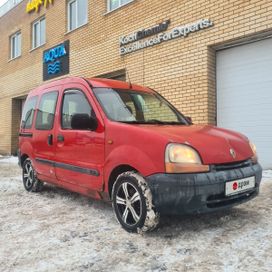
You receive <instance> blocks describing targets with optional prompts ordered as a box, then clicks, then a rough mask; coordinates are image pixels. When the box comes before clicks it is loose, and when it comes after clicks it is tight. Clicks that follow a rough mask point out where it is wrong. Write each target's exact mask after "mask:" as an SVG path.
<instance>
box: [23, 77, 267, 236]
mask: <svg viewBox="0 0 272 272" xmlns="http://www.w3.org/2000/svg"><path fill="white" fill-rule="evenodd" d="M19 135H20V137H19V145H20V149H19V163H20V165H21V166H22V169H23V184H24V187H25V189H26V190H27V191H31V192H36V191H40V190H41V189H42V187H43V183H44V182H46V183H52V184H55V185H56V186H60V187H63V188H66V189H68V190H71V191H75V192H79V193H81V194H84V195H86V196H90V197H93V198H96V199H103V200H106V201H112V206H113V209H114V212H115V214H116V217H117V219H118V221H119V222H120V224H121V225H122V227H123V228H124V229H125V230H127V231H130V232H135V231H147V230H152V229H154V228H155V227H156V226H157V224H158V222H159V215H160V214H170V213H171V214H188V213H190V214H191V213H202V212H209V211H216V210H220V209H225V208H229V207H232V206H234V205H237V204H240V203H243V202H245V201H248V200H250V199H252V198H254V197H255V196H256V195H257V194H258V192H259V186H260V181H261V177H262V168H261V166H260V165H259V164H258V161H257V155H256V149H255V146H254V145H253V144H252V143H250V142H249V140H248V138H247V137H245V136H243V135H241V134H239V133H237V132H233V131H229V130H226V129H221V128H217V127H214V126H209V125H193V124H192V123H191V121H190V118H188V117H185V116H184V115H182V114H181V113H180V112H179V111H178V110H176V109H175V108H174V107H173V106H172V105H171V104H170V103H169V102H168V101H166V100H165V99H164V98H163V97H162V96H161V95H159V94H158V93H157V92H155V91H153V90H151V89H149V88H146V87H141V86H137V85H132V84H130V83H126V82H121V81H115V80H107V79H96V78H94V79H84V78H76V77H71V78H65V79H61V80H58V81H54V82H51V83H48V84H45V85H43V86H40V87H38V88H37V89H35V90H33V91H31V92H30V94H29V95H28V97H27V101H26V103H25V106H24V110H23V115H22V121H21V128H20V134H19Z"/></svg>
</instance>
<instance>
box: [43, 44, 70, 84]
mask: <svg viewBox="0 0 272 272" xmlns="http://www.w3.org/2000/svg"><path fill="white" fill-rule="evenodd" d="M68 73H69V40H67V41H65V42H63V43H61V44H58V45H56V46H54V47H52V48H49V49H47V50H45V51H44V52H43V80H48V79H52V78H55V77H58V76H62V75H65V74H68Z"/></svg>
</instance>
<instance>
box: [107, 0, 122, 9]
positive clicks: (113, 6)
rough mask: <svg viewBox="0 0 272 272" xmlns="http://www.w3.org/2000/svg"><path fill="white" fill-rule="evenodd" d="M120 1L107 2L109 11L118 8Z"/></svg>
mask: <svg viewBox="0 0 272 272" xmlns="http://www.w3.org/2000/svg"><path fill="white" fill-rule="evenodd" d="M119 1H120V0H109V9H110V10H113V9H116V8H118V7H119Z"/></svg>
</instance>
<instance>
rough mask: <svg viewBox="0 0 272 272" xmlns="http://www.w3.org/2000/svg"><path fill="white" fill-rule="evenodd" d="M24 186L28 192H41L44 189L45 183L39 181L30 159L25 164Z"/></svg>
mask: <svg viewBox="0 0 272 272" xmlns="http://www.w3.org/2000/svg"><path fill="white" fill-rule="evenodd" d="M23 184H24V187H25V189H26V190H27V191H28V192H40V191H41V190H42V188H43V183H42V182H41V181H39V180H38V179H37V177H36V172H35V169H34V168H33V166H32V163H31V160H30V159H29V158H27V159H26V160H25V161H24V163H23Z"/></svg>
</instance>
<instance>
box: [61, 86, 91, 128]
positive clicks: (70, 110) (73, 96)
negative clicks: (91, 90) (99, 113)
mask: <svg viewBox="0 0 272 272" xmlns="http://www.w3.org/2000/svg"><path fill="white" fill-rule="evenodd" d="M75 114H82V116H84V115H85V116H87V115H88V117H91V116H93V115H94V114H93V111H92V108H91V106H90V104H89V102H88V100H87V98H86V97H85V95H84V94H83V93H82V92H81V91H79V90H68V91H66V92H65V93H64V97H63V102H62V112H61V127H62V128H63V129H72V125H71V123H72V118H73V116H74V115H75Z"/></svg>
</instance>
